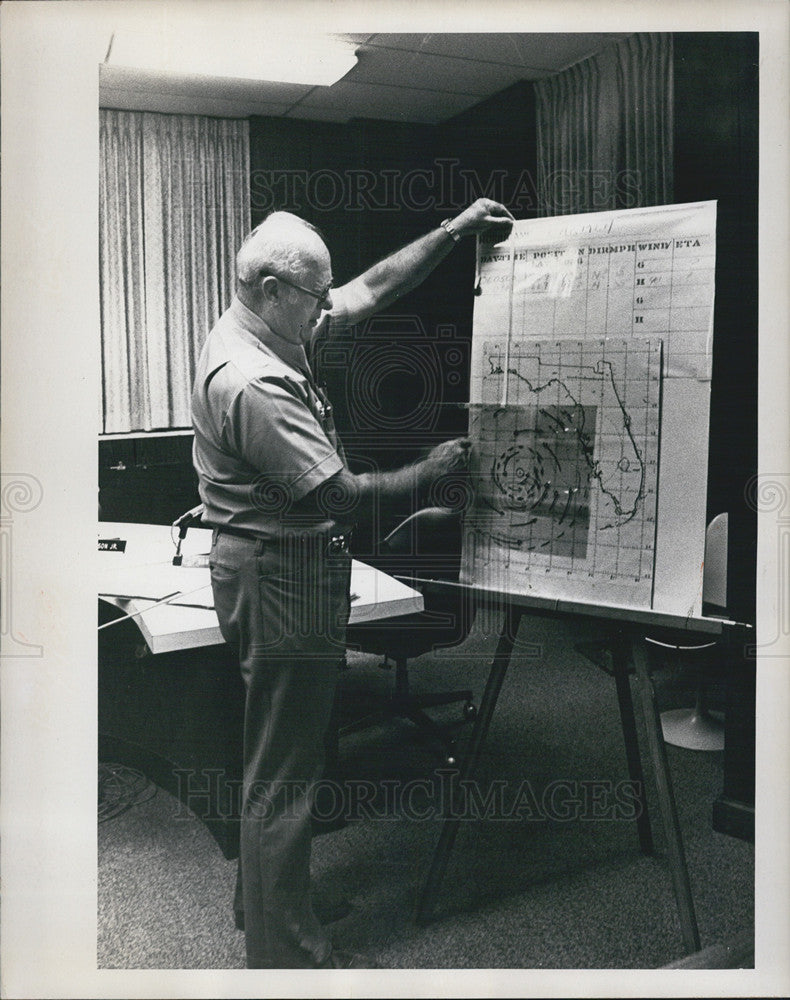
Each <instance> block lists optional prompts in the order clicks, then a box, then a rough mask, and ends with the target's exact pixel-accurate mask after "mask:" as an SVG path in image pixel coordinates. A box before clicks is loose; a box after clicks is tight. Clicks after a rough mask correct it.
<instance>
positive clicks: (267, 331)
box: [230, 296, 310, 375]
mask: <svg viewBox="0 0 790 1000" xmlns="http://www.w3.org/2000/svg"><path fill="white" fill-rule="evenodd" d="M230 312H231V313H232V314H233V318H234V319H235V320H236V322H237V323H238V324H239V326H240V327H241V328H242V329H243V330H244V331H245V332H247V333H250V334H252V336H253V337H254V338H255V340H256V341H258V342H259V343H260V344H264V345H265V346H266V347H267V348H268V349H269V350H270V351H271V352H272V353H273V354H276V355H277V357H278V358H280V360H281V361H284V362H285V363H286V364H287V365H289V366H290V367H291V368H294V369H296V370H297V371H299V372H302V373H303V374H305V375H308V374H309V372H310V366H309V364H308V363H307V355H306V354H305V350H304V345H302V344H301V343H300V344H294V343H292V342H291V341H290V340H286V339H285V338H284V337H281V336H279V334H276V333H275V332H274V330H272V328H271V327H270V326H269V325H268V323H265V322H264V321H263V320H262V319H261V317H260V316H258V315H257V313H254V312H253V311H252V310H251V309H249V308H248V307H247V306H245V305H244V303H243V302H242V301H241V299H240V298H238V296H234V298H233V301H232V302H231V304H230Z"/></svg>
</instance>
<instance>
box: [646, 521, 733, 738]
mask: <svg viewBox="0 0 790 1000" xmlns="http://www.w3.org/2000/svg"><path fill="white" fill-rule="evenodd" d="M728 520H729V519H728V517H727V514H719V515H717V516H716V517H714V518H713V520H712V521H711V522H710V524H709V525H708V529H707V531H706V533H705V563H704V567H703V573H702V605H703V613H704V614H708V615H711V616H712V617H716V616H721V617H724V616H725V614H726V607H727V541H728ZM645 641H646V642H648V643H649V644H650V645H651V646H652V647H653V648H654V649H655V650H656V652H658V651H659V650H663V651H664V653H663V655H664V656H669V657H671V659H672V661H674V665H675V666H676V667H680V666H682V665H683V664H685V663H687V662H691V660H692V658H693V660H694V661H695V662H694V666H695V667H696V669H697V671H698V678H697V693H696V701H695V704H694V707H693V708H676V709H670V710H669V711H665V712H662V713H661V729H662V731H663V734H664V741H665V742H666V743H671V744H672V745H673V746H677V747H684V748H685V749H687V750H723V749H724V724H723V723H722V722H721V720H720V719H719V718H717V717H716V716H715V715H712V714H711V713H710V712H709V711H708V707H707V703H706V687H707V684H706V681H707V675H708V673H709V671H710V670H711V668H712V667H713V666H714V657H715V649H716V646H717V644H716V643H715V642H703V641H700V642H693V641H689V639H688V637H685V638H677V639H676V640H674V639H673V638H672V637H670V638H669V639H663V638H662V639H660V640H659V639H657V638H654V637H652V636H649V635H647V636H645ZM659 655H662V654H660V653H659Z"/></svg>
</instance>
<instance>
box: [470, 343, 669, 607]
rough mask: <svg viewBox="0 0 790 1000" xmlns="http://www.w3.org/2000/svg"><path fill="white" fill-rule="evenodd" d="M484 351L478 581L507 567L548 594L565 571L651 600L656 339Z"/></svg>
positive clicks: (476, 434)
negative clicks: (506, 384)
mask: <svg viewBox="0 0 790 1000" xmlns="http://www.w3.org/2000/svg"><path fill="white" fill-rule="evenodd" d="M483 353H484V357H485V362H486V368H485V370H484V374H483V380H482V381H483V396H484V399H483V401H482V402H481V403H478V404H476V405H474V406H473V407H472V408H471V413H470V434H471V436H472V439H473V441H474V442H475V448H474V451H473V469H472V477H473V483H474V489H475V506H474V511H473V513H472V514H471V515H470V516H468V517H467V521H466V531H467V546H466V550H467V554H468V556H469V557H471V560H472V561H473V563H474V571H475V574H476V578H477V579H479V580H485V582H486V585H488V586H493V587H495V588H496V589H499V587H498V586H497V584H499V583H501V582H502V581H501V580H500V574H501V573H502V572H503V571H506V572H507V573H508V575H509V576H511V577H512V576H513V575H514V574H515V575H516V576H517V578H519V579H520V580H521V581H522V584H524V585H525V586H538V585H539V586H540V588H541V593H552V592H553V591H554V590H555V588H554V586H553V585H552V581H553V580H554V579H557V580H558V582H559V585H560V587H561V588H562V589H564V587H565V586H567V578H568V575H569V574H573V575H575V576H581V577H582V579H584V580H585V581H591V582H595V581H597V582H598V584H599V586H600V584H601V582H604V583H605V585H606V589H607V591H609V592H616V591H617V590H619V589H620V588H621V587H623V586H625V587H627V588H628V589H629V591H630V592H631V593H633V592H634V591H635V590H636V591H642V592H644V595H645V598H644V599H645V600H649V596H650V588H651V583H652V575H653V555H654V547H655V508H656V479H657V463H658V432H659V419H658V417H659V402H660V386H661V341H647V340H646V341H625V340H621V339H619V340H618V339H610V340H594V341H532V342H530V343H529V344H528V345H526V344H524V345H521V346H520V347H519V349H518V350H517V351H515V350H511V352H510V354H509V357H508V359H507V361H505V352H504V350H503V345H502V344H501V343H498V342H496V341H487V342H486V343H485V344H484V349H483ZM505 381H507V382H509V383H510V388H509V389H508V390H507V396H508V399H509V402H508V404H507V405H506V406H503V405H502V404H501V402H495V400H499V399H501V397H502V395H503V392H504V387H503V383H504V382H505ZM533 577H537V579H536V580H533V579H532V578H533Z"/></svg>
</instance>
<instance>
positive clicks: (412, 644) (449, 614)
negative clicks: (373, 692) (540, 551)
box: [340, 507, 477, 765]
mask: <svg viewBox="0 0 790 1000" xmlns="http://www.w3.org/2000/svg"><path fill="white" fill-rule="evenodd" d="M461 519H462V515H461V513H460V512H458V511H453V510H449V509H447V508H444V507H426V508H423V509H422V510H418V511H416V512H415V513H414V514H412V515H410V516H409V517H407V518H406V519H405V520H404V521H402V522H401V523H400V524H399V525H398V526H397V527H396V528H394V530H393V531H391V532H390V533H389V534H388V535H387V536H386V537H385V538H384V539H383V540H382V541H381V543H380V546H379V548H380V554H379V556H377V557H376V558H375V559H369V558H367V560H366V561H368V562H372V563H374V564H375V566H376V567H377V568H378V569H381V570H383V571H384V572H385V573H389V574H390V575H391V576H398V577H401V578H405V579H406V582H410V583H411V581H412V580H413V579H415V578H419V577H421V576H422V577H430V578H431V579H435V580H443V581H447V580H450V581H457V580H458V575H459V569H460V561H461V523H462V520H461ZM412 585H414V584H412ZM420 589H421V590H422V593H423V601H424V610H423V611H422V612H420V613H419V614H411V615H402V616H401V617H399V618H390V619H387V620H386V621H384V622H371V623H369V624H368V623H361V624H358V625H350V626H349V627H348V633H347V644H348V646H349V647H351V648H357V649H359V650H361V651H362V652H366V653H377V654H381V655H383V656H384V657H385V665H388V664H389V661H393V662H394V664H395V686H394V691H393V692H392V694H391V695H390V697H389V698H388V700H387V702H386V703H385V705H384V706H383V707H382V709H381V710H380V711H377V712H375V713H373V714H371V715H367V716H365V717H364V718H362V719H359V720H357V721H355V722H352V723H350V724H349V725H346V726H343V727H341V729H340V735H341V736H344V735H347V734H349V733H353V732H358V731H359V730H361V729H366V728H368V727H369V726H371V725H375V724H376V723H378V722H381V721H383V720H385V719H387V718H390V717H393V716H397V717H400V718H404V719H408V720H409V721H410V722H412V723H413V724H414V726H415V727H416V728H417V730H418V731H419V732H420V733H422V734H424V735H426V736H428V737H429V738H431V739H433V740H435V741H436V742H438V743H439V745H440V746H441V747H442V748H443V751H444V754H445V759H446V762H447V763H448V764H449V765H453V764H455V762H456V743H455V739H454V737H453V734H452V730H451V728H450V727H449V726H447V725H439V724H438V723H437V722H436V721H435V720H434V719H432V718H431V717H430V716H429V715H428V714H427V712H426V711H425V709H428V708H435V707H438V706H441V705H450V704H454V703H455V702H463V703H464V705H463V710H462V713H461V719H460V720H459V721H460V722H462V723H463V722H469V721H471V720H472V719H474V717H475V715H476V714H477V709H476V707H475V705H474V702H473V701H472V697H473V696H472V692H471V690H468V689H464V690H457V691H444V692H440V693H434V694H416V693H413V692H412V691H411V688H410V685H409V671H408V661H409V660H411V659H413V658H414V657H417V656H419V655H420V654H422V653H427V652H429V651H430V650H432V649H435V648H437V647H448V646H455V645H458V644H459V643H461V642H463V641H464V639H465V638H466V637H467V635H468V634H469V629H470V628H471V624H472V619H473V617H474V610H475V609H474V605H473V602H472V601H471V599H470V597H469V595H468V594H467V593H466V591H465V589H464V590H462V589H461V588H459V591H458V593H457V595H456V594H451V595H447V594H441V595H438V594H437V593H436V592H432V591H431V588H430V585H426V586H424V587H421V588H420Z"/></svg>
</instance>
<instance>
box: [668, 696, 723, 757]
mask: <svg viewBox="0 0 790 1000" xmlns="http://www.w3.org/2000/svg"><path fill="white" fill-rule="evenodd" d="M661 729H662V732H663V734H664V741H665V742H666V743H671V744H672V746H675V747H683V748H684V749H685V750H708V751H714V750H723V749H724V723H723V721H722V720H721V719H718V718H716V715H714V714H712V713H711V712H708V711H706V710H705V709H702V710H700V708H699V707H696V708H676V709H672V710H671V711H669V712H662V713H661Z"/></svg>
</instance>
